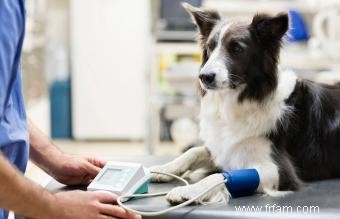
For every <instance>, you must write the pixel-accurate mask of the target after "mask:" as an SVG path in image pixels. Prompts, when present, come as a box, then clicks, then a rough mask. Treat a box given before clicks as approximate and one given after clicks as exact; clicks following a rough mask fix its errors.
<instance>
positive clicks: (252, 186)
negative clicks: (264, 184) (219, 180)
mask: <svg viewBox="0 0 340 219" xmlns="http://www.w3.org/2000/svg"><path fill="white" fill-rule="evenodd" d="M222 174H223V177H224V179H225V181H226V183H225V185H226V187H227V189H228V191H229V193H230V195H231V196H232V197H233V198H237V197H241V196H249V195H252V194H254V193H255V192H256V190H257V188H258V186H259V184H260V176H259V173H258V172H257V170H256V169H241V170H231V171H225V172H223V173H222Z"/></svg>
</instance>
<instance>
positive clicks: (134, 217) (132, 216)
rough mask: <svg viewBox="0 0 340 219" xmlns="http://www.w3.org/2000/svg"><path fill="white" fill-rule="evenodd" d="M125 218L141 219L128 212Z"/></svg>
mask: <svg viewBox="0 0 340 219" xmlns="http://www.w3.org/2000/svg"><path fill="white" fill-rule="evenodd" d="M127 218H129V219H142V217H141V216H140V215H137V214H134V213H132V212H130V211H127Z"/></svg>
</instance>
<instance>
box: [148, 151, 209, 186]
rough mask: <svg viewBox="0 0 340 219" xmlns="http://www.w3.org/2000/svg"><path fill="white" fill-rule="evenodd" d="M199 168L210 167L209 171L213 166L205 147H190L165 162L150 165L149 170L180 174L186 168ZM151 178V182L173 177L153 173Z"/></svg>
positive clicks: (166, 180)
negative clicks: (158, 164)
mask: <svg viewBox="0 0 340 219" xmlns="http://www.w3.org/2000/svg"><path fill="white" fill-rule="evenodd" d="M199 168H206V169H210V171H211V170H213V168H214V164H213V161H212V160H211V156H210V152H209V151H208V149H207V148H206V147H194V148H191V149H189V150H188V151H186V152H185V153H184V154H182V155H181V156H179V157H177V158H176V159H174V160H173V161H171V162H169V163H167V164H164V165H160V166H153V167H151V168H150V171H158V172H165V173H171V174H175V175H177V176H181V175H182V174H184V173H185V172H187V171H188V170H196V169H199ZM196 176H197V175H196ZM151 180H152V182H169V181H172V180H173V178H172V177H169V176H166V175H163V174H155V173H154V174H152V178H151Z"/></svg>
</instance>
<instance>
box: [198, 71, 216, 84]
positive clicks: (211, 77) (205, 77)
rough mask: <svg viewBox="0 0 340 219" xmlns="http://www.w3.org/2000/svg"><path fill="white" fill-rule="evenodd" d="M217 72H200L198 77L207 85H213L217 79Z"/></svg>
mask: <svg viewBox="0 0 340 219" xmlns="http://www.w3.org/2000/svg"><path fill="white" fill-rule="evenodd" d="M215 76H216V74H215V73H209V74H200V75H199V76H198V77H199V78H200V79H201V81H202V82H203V83H204V84H206V85H211V84H212V83H213V82H214V80H215Z"/></svg>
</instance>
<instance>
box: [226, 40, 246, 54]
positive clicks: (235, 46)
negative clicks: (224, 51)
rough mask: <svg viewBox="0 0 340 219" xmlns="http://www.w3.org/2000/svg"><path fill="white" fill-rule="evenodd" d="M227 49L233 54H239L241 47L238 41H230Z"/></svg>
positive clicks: (241, 50)
mask: <svg viewBox="0 0 340 219" xmlns="http://www.w3.org/2000/svg"><path fill="white" fill-rule="evenodd" d="M229 51H230V52H231V53H233V54H239V53H241V52H243V47H242V46H241V45H240V44H239V43H238V42H235V41H232V42H230V44H229Z"/></svg>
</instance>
